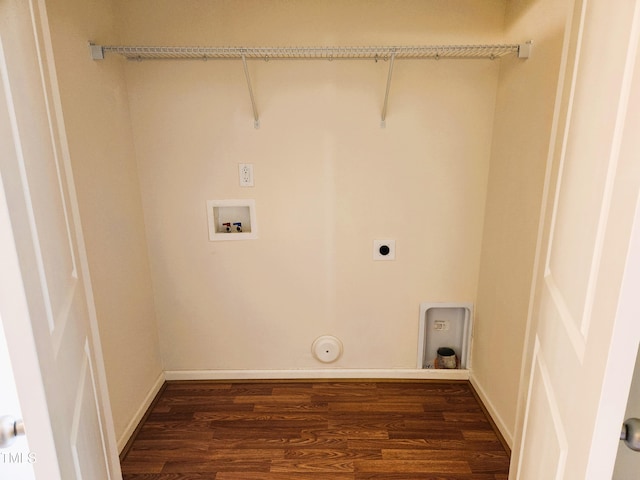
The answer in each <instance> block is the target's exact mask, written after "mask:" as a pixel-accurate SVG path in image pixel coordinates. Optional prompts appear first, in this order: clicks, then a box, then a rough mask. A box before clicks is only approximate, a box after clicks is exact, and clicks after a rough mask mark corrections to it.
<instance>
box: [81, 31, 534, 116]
mask: <svg viewBox="0 0 640 480" xmlns="http://www.w3.org/2000/svg"><path fill="white" fill-rule="evenodd" d="M89 48H90V51H91V58H92V59H94V60H103V59H104V57H105V54H107V53H109V54H111V53H114V54H118V55H121V56H123V57H125V58H127V59H128V60H134V61H135V60H138V61H142V60H167V59H168V60H209V59H212V60H216V59H228V60H234V59H235V60H242V66H243V69H244V74H245V78H246V80H247V87H248V89H249V98H250V99H251V109H252V110H253V125H254V127H255V128H260V118H259V115H258V107H257V105H256V100H255V96H254V94H253V87H252V84H251V77H250V75H249V69H248V67H247V60H249V59H258V60H265V61H269V60H271V59H275V60H287V59H291V60H295V59H302V60H313V59H320V60H322V59H324V60H329V61H331V60H341V59H344V60H348V59H355V60H358V59H360V60H366V59H369V60H375V61H376V62H377V61H378V60H384V61H387V60H388V62H389V73H388V75H387V86H386V89H385V94H384V102H383V106H382V113H381V115H380V126H381V127H385V125H386V116H387V105H388V102H389V90H390V87H391V76H392V73H393V64H394V61H395V60H396V59H435V60H439V59H441V58H451V59H465V58H469V59H474V58H478V59H482V58H484V59H490V60H493V59H496V58H501V57H504V56H506V55H511V54H515V55H517V56H518V58H521V59H525V58H529V55H530V54H531V42H526V43H521V44H503V45H428V46H413V47H410V46H400V47H372V46H367V47H159V46H155V47H154V46H114V45H106V46H105V45H95V44H93V43H91V42H90V43H89Z"/></svg>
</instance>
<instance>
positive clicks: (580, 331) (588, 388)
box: [511, 0, 640, 480]
mask: <svg viewBox="0 0 640 480" xmlns="http://www.w3.org/2000/svg"><path fill="white" fill-rule="evenodd" d="M639 38H640V1H637V0H636V1H628V2H616V4H615V6H612V4H611V3H610V2H607V1H604V0H582V1H580V0H578V1H576V2H575V4H574V11H573V15H572V17H571V19H570V22H569V24H568V27H567V33H566V37H565V50H564V58H563V68H562V70H563V74H562V75H561V78H560V82H559V88H558V98H557V101H556V113H555V118H554V129H553V131H554V133H553V138H552V139H551V148H550V152H551V153H550V158H549V163H548V176H547V185H546V192H545V199H546V200H545V201H546V204H545V206H544V207H543V221H542V223H541V225H542V231H541V237H540V242H539V245H538V258H537V264H538V273H537V277H536V278H537V280H536V287H535V291H534V294H533V297H532V310H531V312H532V313H531V317H530V327H529V333H528V339H527V352H526V355H525V359H526V361H527V362H528V363H527V365H528V366H527V369H526V372H527V374H528V379H529V381H528V384H527V385H524V386H523V388H525V390H524V391H525V392H526V396H524V395H523V396H522V397H521V398H523V399H524V402H523V404H522V405H521V409H520V413H519V421H520V425H519V432H518V435H517V438H516V445H515V449H514V457H513V463H512V469H511V478H517V479H522V480H525V479H527V480H529V479H531V480H537V479H542V478H544V479H547V478H548V479H552V478H553V479H576V480H578V479H579V480H585V479H593V480H595V479H598V480H603V479H605V478H610V477H611V472H612V468H613V458H612V454H611V449H612V447H615V446H617V434H616V433H615V431H616V429H617V430H619V425H618V426H617V427H616V423H617V422H620V421H621V418H622V412H621V411H620V410H618V411H616V412H615V414H614V415H612V414H611V412H610V411H609V410H610V406H611V405H614V404H619V399H620V398H623V397H626V394H627V392H628V387H629V382H630V373H629V371H625V370H622V371H621V370H620V368H619V366H616V365H614V364H613V362H612V361H611V360H612V359H613V358H614V357H615V356H616V355H619V350H620V349H625V355H626V356H627V357H630V358H635V355H636V351H637V343H636V347H635V348H634V349H633V351H629V348H628V345H627V343H626V342H628V340H629V339H630V338H635V342H637V341H638V339H640V329H639V328H638V327H637V326H635V325H636V324H637V323H638V321H637V319H632V318H631V315H630V313H629V312H630V310H629V309H628V308H627V307H628V304H629V303H630V302H631V301H633V302H635V299H633V300H629V299H628V298H626V297H625V296H624V295H622V293H623V291H624V289H625V285H626V284H625V283H624V282H625V279H629V278H630V277H629V275H628V273H629V272H630V271H632V270H633V269H637V268H638V267H639V265H636V264H635V263H634V262H635V260H633V258H635V257H634V255H633V254H632V255H631V256H629V255H628V253H629V251H630V248H631V249H638V248H640V243H637V242H636V243H634V242H633V241H632V240H633V237H632V228H633V226H634V221H638V217H640V212H639V211H638V209H637V200H638V193H639V192H640V168H639V166H640V161H639V160H640V157H639V154H638V152H640V140H639V138H638V137H639V135H638V133H637V132H638V131H639V130H638V127H639V125H638V124H637V120H636V118H635V117H634V115H635V113H634V112H635V111H636V110H638V109H639V108H640V105H638V104H637V100H636V98H637V96H638V93H640V87H639V84H640V81H639V80H640V78H639V77H638V76H637V74H636V76H634V71H635V69H636V67H637V65H636V63H637V59H636V53H637V49H638V39H639ZM632 253H633V252H632ZM637 287H640V286H637ZM625 302H626V303H625ZM634 321H635V322H634ZM621 332H623V334H621ZM616 358H617V357H616ZM625 372H626V373H625ZM525 378H527V377H525ZM611 389H614V392H613V393H612V392H611V391H610V390H611ZM605 396H608V397H607V398H609V405H607V404H605V403H603V398H605ZM612 431H613V434H612V433H611V432H612ZM603 472H607V473H605V475H604V476H603Z"/></svg>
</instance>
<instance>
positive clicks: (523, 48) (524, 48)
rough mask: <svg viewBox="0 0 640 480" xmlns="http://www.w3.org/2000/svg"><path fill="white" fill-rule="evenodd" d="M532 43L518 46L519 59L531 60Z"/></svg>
mask: <svg viewBox="0 0 640 480" xmlns="http://www.w3.org/2000/svg"><path fill="white" fill-rule="evenodd" d="M531 47H532V42H531V40H529V41H528V42H525V43H521V44H519V45H518V58H529V57H530V56H531Z"/></svg>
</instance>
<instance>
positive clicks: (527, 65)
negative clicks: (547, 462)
mask: <svg viewBox="0 0 640 480" xmlns="http://www.w3.org/2000/svg"><path fill="white" fill-rule="evenodd" d="M567 3H568V2H566V1H562V2H558V1H554V0H544V1H514V2H509V3H508V5H507V14H506V17H505V25H506V27H505V28H506V36H507V37H513V36H515V37H517V38H520V39H531V40H533V42H534V46H533V53H532V56H531V58H530V59H528V60H527V61H525V62H523V61H518V60H517V59H503V60H502V61H501V69H500V78H499V83H498V95H497V102H496V113H495V126H494V131H493V144H492V153H491V169H490V173H489V186H488V194H487V204H486V217H485V225H484V236H483V241H482V257H481V258H482V259H481V264H480V265H481V266H480V277H479V282H478V285H479V286H478V297H477V304H476V323H475V328H474V342H473V352H472V364H473V381H474V382H476V383H477V384H478V386H479V387H480V390H481V391H482V392H483V393H484V394H485V395H486V398H485V403H487V404H488V405H489V406H490V409H491V410H492V414H493V415H494V418H495V419H496V421H497V422H498V424H499V426H500V427H501V429H502V430H503V431H502V433H503V434H504V435H505V437H506V439H507V441H512V439H513V429H514V428H515V420H516V406H517V403H518V402H517V396H518V386H519V382H520V367H521V361H522V349H523V342H524V335H525V329H526V321H527V310H528V304H529V295H530V291H531V280H532V275H533V261H534V256H535V249H536V237H537V231H538V222H539V214H540V207H541V201H542V188H543V183H544V174H545V167H546V162H547V152H548V148H549V141H550V132H551V123H552V116H553V106H554V102H555V96H556V85H557V80H558V72H559V65H560V55H561V49H562V40H563V35H564V26H565V18H566V9H567Z"/></svg>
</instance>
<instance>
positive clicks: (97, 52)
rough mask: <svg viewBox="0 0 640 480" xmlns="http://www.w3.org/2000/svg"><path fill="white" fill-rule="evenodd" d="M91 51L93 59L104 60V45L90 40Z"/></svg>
mask: <svg viewBox="0 0 640 480" xmlns="http://www.w3.org/2000/svg"><path fill="white" fill-rule="evenodd" d="M89 53H90V54H91V60H104V49H103V48H102V45H95V44H93V43H91V42H89Z"/></svg>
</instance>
